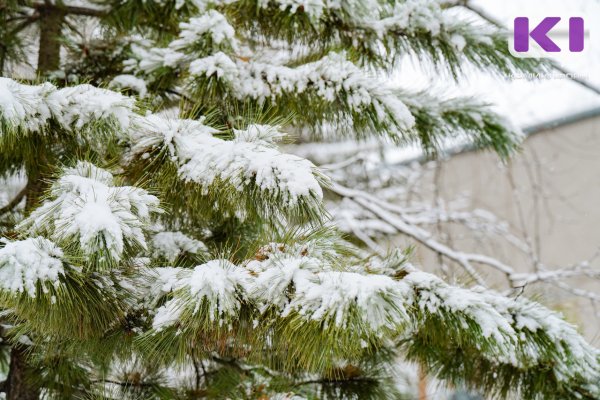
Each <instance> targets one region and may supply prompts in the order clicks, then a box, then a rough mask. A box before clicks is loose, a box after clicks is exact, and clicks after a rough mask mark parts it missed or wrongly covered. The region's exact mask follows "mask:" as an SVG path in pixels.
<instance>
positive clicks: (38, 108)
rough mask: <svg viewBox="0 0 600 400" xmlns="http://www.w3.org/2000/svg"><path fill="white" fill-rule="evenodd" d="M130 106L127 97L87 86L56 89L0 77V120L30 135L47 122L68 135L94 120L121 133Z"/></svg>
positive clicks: (131, 103)
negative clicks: (64, 130) (101, 121)
mask: <svg viewBox="0 0 600 400" xmlns="http://www.w3.org/2000/svg"><path fill="white" fill-rule="evenodd" d="M134 103H135V101H134V100H133V99H131V98H129V97H126V96H123V95H121V94H119V93H116V92H113V91H110V90H106V89H100V88H96V87H94V86H91V85H78V86H72V87H67V88H63V89H57V88H56V87H55V86H54V85H52V84H50V83H44V84H42V85H38V86H31V85H22V84H20V83H18V82H16V81H14V80H12V79H8V78H1V77H0V118H2V119H4V120H5V121H6V122H7V123H8V124H10V125H13V126H16V127H20V128H22V129H26V130H29V131H33V132H39V131H42V130H43V128H44V127H45V126H46V125H47V124H48V122H49V121H50V119H54V120H55V121H56V122H58V123H59V124H60V126H62V127H63V128H64V129H66V130H68V131H71V132H73V131H75V130H80V129H81V128H83V127H85V126H86V125H87V124H89V123H91V122H93V121H96V120H104V121H107V122H108V121H110V122H112V123H116V124H117V128H119V129H121V130H124V129H126V128H127V127H128V126H129V118H130V115H131V113H132V110H133V107H134Z"/></svg>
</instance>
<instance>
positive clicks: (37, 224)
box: [20, 161, 160, 261]
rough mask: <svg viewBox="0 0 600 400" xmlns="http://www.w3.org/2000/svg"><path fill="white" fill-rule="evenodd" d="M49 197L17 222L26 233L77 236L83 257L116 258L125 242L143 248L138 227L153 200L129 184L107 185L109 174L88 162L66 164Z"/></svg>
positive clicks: (143, 223)
mask: <svg viewBox="0 0 600 400" xmlns="http://www.w3.org/2000/svg"><path fill="white" fill-rule="evenodd" d="M51 194H52V198H51V199H49V200H48V201H46V202H44V203H43V204H42V205H41V206H40V207H39V208H37V209H36V210H34V211H33V212H32V213H31V215H30V216H29V217H28V218H27V219H25V220H24V221H23V222H21V224H20V228H21V229H26V230H27V231H28V232H30V233H44V232H46V233H48V234H50V235H51V237H52V239H53V240H55V241H57V242H61V241H71V240H73V239H76V240H78V242H79V245H80V247H81V250H82V251H83V252H84V253H85V254H86V255H88V256H91V255H93V254H102V252H104V251H106V252H107V253H108V254H106V255H107V256H108V257H110V258H111V259H112V260H115V261H118V260H120V259H121V256H122V254H123V252H124V250H125V246H126V245H127V244H128V245H131V246H138V247H141V248H144V249H145V248H146V240H145V236H144V228H145V227H146V226H147V225H148V224H149V222H150V215H151V214H152V213H157V212H160V209H159V207H158V199H157V198H156V197H154V196H152V195H150V194H148V193H147V192H146V191H145V190H143V189H140V188H136V187H132V186H112V176H111V175H110V173H108V171H104V170H101V169H99V168H97V167H95V166H93V165H92V164H90V163H87V162H81V161H80V162H78V164H77V166H76V167H74V168H68V169H66V170H65V171H64V173H63V175H62V176H61V177H60V179H58V180H57V181H56V182H55V183H54V184H53V185H52V187H51Z"/></svg>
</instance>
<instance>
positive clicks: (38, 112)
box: [0, 77, 56, 132]
mask: <svg viewBox="0 0 600 400" xmlns="http://www.w3.org/2000/svg"><path fill="white" fill-rule="evenodd" d="M55 91H56V87H55V86H54V85H51V84H50V83H44V84H42V85H39V86H29V85H21V84H20V83H18V82H16V81H14V80H12V79H9V78H2V77H0V117H2V118H3V119H4V120H6V121H7V122H9V123H10V124H12V125H19V126H23V127H24V128H25V129H28V130H31V131H34V132H36V131H39V130H41V128H42V127H43V126H44V125H45V124H46V123H47V122H48V120H49V119H50V118H51V117H52V111H51V109H50V106H49V104H48V102H49V99H48V97H49V96H50V94H51V93H53V92H55Z"/></svg>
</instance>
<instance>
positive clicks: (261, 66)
mask: <svg viewBox="0 0 600 400" xmlns="http://www.w3.org/2000/svg"><path fill="white" fill-rule="evenodd" d="M189 71H190V74H191V75H192V77H194V76H196V77H202V76H207V77H210V76H212V75H215V76H216V78H217V79H220V80H222V81H224V82H226V83H227V84H228V85H229V86H230V87H231V92H232V94H233V95H234V96H236V97H237V98H239V99H244V98H246V97H250V98H253V99H257V100H265V99H268V98H269V99H276V98H277V97H279V96H281V95H283V94H294V93H305V92H313V93H314V94H315V95H317V96H319V97H321V98H322V99H323V100H325V101H327V102H336V101H343V102H345V103H346V104H348V106H349V107H350V108H351V109H352V110H353V111H356V112H361V111H365V110H366V109H367V108H368V107H374V108H375V111H376V112H377V115H378V117H379V118H380V119H381V120H386V119H389V118H391V119H392V120H393V124H392V125H397V126H398V127H399V128H401V129H408V128H410V127H412V126H413V125H414V122H415V120H414V117H413V115H412V114H411V113H410V111H409V110H408V108H407V107H406V105H405V104H404V103H403V102H402V101H401V100H400V99H399V98H398V97H397V96H396V95H395V94H394V93H393V92H392V91H391V90H389V89H388V88H387V86H386V85H382V83H381V82H380V81H379V80H378V79H374V78H370V77H368V76H366V75H365V73H364V72H363V71H362V70H361V69H360V68H359V67H357V66H356V65H354V64H353V63H352V62H350V61H349V60H347V58H346V56H345V54H343V53H330V54H328V55H326V56H325V57H323V58H321V59H320V60H318V61H315V62H311V63H307V64H303V65H301V66H299V67H295V68H293V67H287V66H284V65H276V64H270V63H265V62H258V61H244V60H240V59H235V61H234V60H233V59H232V58H231V57H229V56H228V55H226V54H225V53H223V52H218V53H215V54H212V55H210V56H207V57H204V58H199V59H197V60H194V61H192V62H191V63H190V66H189Z"/></svg>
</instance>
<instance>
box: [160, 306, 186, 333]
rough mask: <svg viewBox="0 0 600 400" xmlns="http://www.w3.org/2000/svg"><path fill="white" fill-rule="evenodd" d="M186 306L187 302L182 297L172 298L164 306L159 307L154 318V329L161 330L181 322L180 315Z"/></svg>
mask: <svg viewBox="0 0 600 400" xmlns="http://www.w3.org/2000/svg"><path fill="white" fill-rule="evenodd" d="M184 308H185V303H183V302H182V301H181V300H180V299H171V300H169V301H167V302H166V303H165V304H164V305H163V306H161V307H159V308H158V309H157V310H156V314H154V318H153V319H152V329H154V330H156V331H158V332H160V331H161V330H163V329H165V328H167V327H169V326H172V325H175V324H176V323H177V322H179V317H180V315H181V313H182V312H183V309H184Z"/></svg>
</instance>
